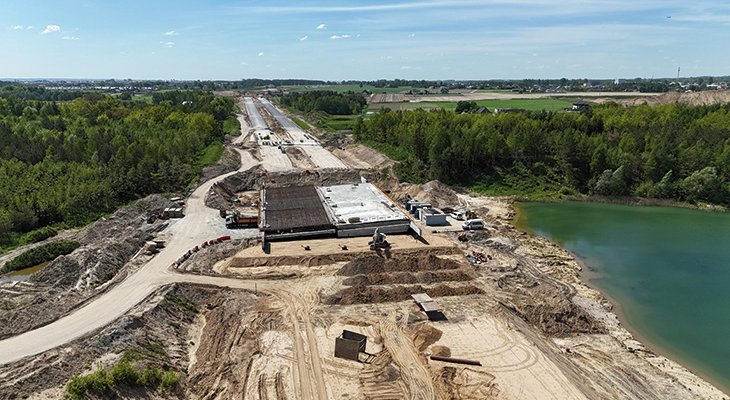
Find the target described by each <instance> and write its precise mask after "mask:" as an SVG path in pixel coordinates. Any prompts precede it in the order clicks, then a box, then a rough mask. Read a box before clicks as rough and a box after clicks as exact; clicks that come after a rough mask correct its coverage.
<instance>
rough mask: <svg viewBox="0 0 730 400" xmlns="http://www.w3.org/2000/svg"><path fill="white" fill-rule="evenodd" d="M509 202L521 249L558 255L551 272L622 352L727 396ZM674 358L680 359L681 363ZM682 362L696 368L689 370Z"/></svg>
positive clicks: (708, 394) (707, 392)
mask: <svg viewBox="0 0 730 400" xmlns="http://www.w3.org/2000/svg"><path fill="white" fill-rule="evenodd" d="M621 204H626V203H621ZM665 205H666V204H665ZM510 206H511V207H512V209H513V210H514V212H515V219H514V220H513V221H511V225H512V226H513V227H515V228H517V229H518V230H521V231H523V232H525V233H524V234H523V235H522V236H523V239H522V240H521V247H522V249H521V250H522V251H523V252H524V253H525V255H527V256H529V257H530V258H532V259H533V260H535V261H537V262H539V260H540V259H546V258H547V259H550V258H553V257H560V259H561V260H563V262H564V263H565V264H566V267H568V268H565V269H563V270H562V271H556V270H554V271H553V273H551V274H550V275H551V276H552V277H553V278H555V279H558V280H560V281H562V282H564V283H566V284H570V285H572V286H573V287H574V288H575V289H576V294H575V296H574V297H573V299H572V301H573V302H574V303H575V304H577V305H578V306H581V307H583V308H584V309H585V310H586V311H588V312H589V313H590V314H591V315H593V316H594V317H595V318H596V319H598V320H601V321H603V323H604V324H605V325H606V327H607V329H608V335H610V336H611V337H612V338H613V339H615V340H616V342H618V343H619V344H620V345H621V346H622V348H623V350H624V351H625V352H628V353H631V354H632V355H635V356H637V357H639V358H640V359H642V360H644V361H646V362H648V363H649V364H651V365H652V366H653V367H654V368H656V370H657V371H656V375H662V374H666V375H668V376H669V377H671V381H673V382H677V383H679V384H681V385H683V386H685V387H687V388H690V389H691V391H692V393H694V394H696V395H697V398H708V399H726V398H730V397H728V396H727V395H726V394H725V393H723V392H722V390H724V391H726V392H728V391H730V389H729V388H727V387H725V386H724V385H722V382H719V381H718V380H716V379H713V378H712V377H711V376H709V375H708V374H706V373H703V371H702V370H701V368H698V367H697V366H695V365H693V364H692V363H690V362H689V361H688V360H685V359H683V358H682V357H681V356H680V355H678V354H676V353H675V352H673V351H672V350H671V348H670V347H669V346H664V345H662V344H661V341H660V340H656V339H652V338H650V337H647V336H646V335H642V334H641V333H639V331H638V330H637V329H635V327H632V326H631V324H630V323H629V320H630V318H628V316H627V314H626V312H625V310H624V308H623V307H622V305H621V302H620V301H619V299H616V298H613V297H611V296H609V295H608V294H607V293H606V291H605V290H603V289H602V288H600V287H599V286H598V285H596V284H595V282H593V281H595V280H596V279H597V278H600V274H599V273H597V272H596V271H594V270H591V268H589V267H588V265H587V264H586V263H585V262H584V261H583V260H581V259H580V258H579V257H577V256H576V255H575V254H572V253H571V252H569V251H568V250H566V249H564V248H562V247H561V246H560V245H558V244H557V243H555V242H553V241H551V240H550V239H547V238H545V237H542V236H538V235H536V234H535V233H534V232H532V231H531V229H529V228H528V226H527V218H526V216H525V215H523V213H522V212H521V210H520V208H519V206H518V205H516V204H515V203H510ZM518 251H519V250H518ZM560 343H561V345H565V346H571V345H572V346H581V345H583V344H584V342H582V341H581V340H572V338H570V339H567V340H563V341H560ZM675 360H679V361H681V363H682V364H680V363H679V362H677V361H675ZM685 365H686V366H689V367H691V368H693V370H695V371H691V370H690V369H688V368H687V367H685ZM657 377H658V376H657ZM720 388H721V389H720Z"/></svg>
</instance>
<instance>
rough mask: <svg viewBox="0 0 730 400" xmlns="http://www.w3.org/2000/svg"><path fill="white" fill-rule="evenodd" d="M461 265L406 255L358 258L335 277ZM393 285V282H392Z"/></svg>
mask: <svg viewBox="0 0 730 400" xmlns="http://www.w3.org/2000/svg"><path fill="white" fill-rule="evenodd" d="M460 267H461V264H460V263H459V262H457V261H455V260H451V259H447V258H439V257H437V256H435V255H432V254H429V255H420V256H419V255H407V256H402V257H393V258H388V259H384V258H381V257H378V256H376V255H368V256H365V257H361V258H358V259H356V260H353V261H351V262H349V263H347V264H345V265H344V266H343V267H342V268H340V269H339V271H337V275H343V276H354V275H372V274H380V273H390V272H418V271H438V270H450V269H459V268H460ZM394 283H395V282H394Z"/></svg>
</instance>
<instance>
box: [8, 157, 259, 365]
mask: <svg viewBox="0 0 730 400" xmlns="http://www.w3.org/2000/svg"><path fill="white" fill-rule="evenodd" d="M237 151H238V152H239V153H240V154H241V167H240V168H239V170H238V171H245V170H248V169H250V168H252V167H254V166H255V165H256V161H255V160H254V158H253V157H251V155H250V154H249V153H248V152H245V151H243V150H240V149H237ZM238 171H233V172H230V173H228V174H224V175H220V176H218V177H215V178H213V179H211V180H209V181H207V182H205V183H203V184H202V185H200V187H198V188H197V189H196V190H195V191H194V192H193V193H192V195H191V196H190V197H189V198H188V199H187V202H186V208H185V213H186V216H185V218H182V219H180V220H178V221H176V222H174V223H173V224H171V226H170V227H169V228H168V232H169V233H170V236H171V239H170V241H169V243H168V244H167V247H165V248H164V249H163V250H162V251H161V252H160V253H159V254H158V255H157V256H156V257H155V258H153V259H152V260H150V262H149V263H147V264H146V265H145V266H144V267H142V268H140V269H139V270H138V271H137V272H136V273H134V274H133V275H131V276H129V277H128V278H127V279H125V280H124V281H122V282H121V283H120V284H119V285H117V286H115V287H113V288H112V289H110V290H109V291H108V292H106V293H104V294H103V295H101V296H99V297H98V298H96V299H95V300H93V301H92V302H90V303H88V304H86V305H85V306H83V307H81V308H79V309H78V310H76V311H74V312H73V313H71V314H69V315H67V316H65V317H63V318H60V319H58V320H57V321H55V322H53V323H51V324H49V325H46V326H43V327H41V328H38V329H34V330H32V331H28V332H25V333H23V334H21V335H18V336H14V337H11V338H8V339H6V340H3V341H0V364H6V363H9V362H12V361H16V360H19V359H21V358H23V357H27V356H30V355H34V354H39V353H42V352H44V351H46V350H50V349H52V348H55V347H57V346H60V345H63V344H65V343H68V342H71V341H72V340H74V339H76V338H79V337H81V336H83V335H85V334H87V333H90V332H92V331H94V330H96V329H99V328H102V327H104V326H105V325H107V324H109V323H111V322H112V321H114V320H115V319H117V318H119V317H120V316H122V315H124V314H125V313H126V312H127V310H129V309H130V308H132V307H133V306H135V305H136V304H138V303H140V302H141V301H143V300H144V299H145V298H146V297H147V296H149V295H150V294H152V293H153V292H154V291H155V290H157V289H158V288H159V287H161V286H163V285H166V284H169V283H173V282H193V283H202V284H210V285H220V286H228V287H236V288H246V289H253V288H254V283H253V282H247V281H238V280H231V279H221V278H214V277H205V276H193V275H182V274H177V273H175V272H173V271H171V270H170V269H168V267H169V266H170V264H172V262H173V261H175V260H177V259H178V258H179V257H180V256H181V255H182V254H183V253H185V252H186V251H188V250H189V249H190V248H192V247H194V246H196V245H198V244H200V243H202V242H203V241H206V240H210V239H212V238H215V237H218V236H220V235H221V234H222V233H225V234H228V235H231V236H234V237H238V238H243V237H247V236H248V237H251V235H255V234H256V231H254V230H239V231H228V230H225V228H224V227H223V224H222V223H221V221H220V216H219V215H218V212H217V211H216V210H213V209H211V208H208V207H206V206H205V204H204V199H205V196H206V194H207V193H208V191H209V190H210V188H211V187H212V186H213V184H214V183H216V182H219V181H221V180H223V179H224V178H225V177H227V176H229V175H232V174H235V173H236V172H238ZM265 285H266V283H264V282H262V283H261V286H260V287H262V288H263V286H265Z"/></svg>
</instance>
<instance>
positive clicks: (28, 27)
mask: <svg viewBox="0 0 730 400" xmlns="http://www.w3.org/2000/svg"><path fill="white" fill-rule="evenodd" d="M31 29H33V25H28V26H26V27H25V30H26V31H29V30H31Z"/></svg>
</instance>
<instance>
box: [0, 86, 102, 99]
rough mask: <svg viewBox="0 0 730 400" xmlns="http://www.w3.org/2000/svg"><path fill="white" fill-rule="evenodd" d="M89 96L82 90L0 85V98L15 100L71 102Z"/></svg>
mask: <svg viewBox="0 0 730 400" xmlns="http://www.w3.org/2000/svg"><path fill="white" fill-rule="evenodd" d="M87 94H89V92H88V91H82V90H48V89H46V88H44V87H42V86H27V85H0V97H2V98H5V99H15V100H38V101H69V100H73V99H77V98H79V97H82V96H85V95H87Z"/></svg>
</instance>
